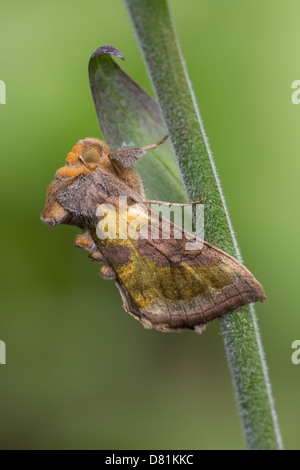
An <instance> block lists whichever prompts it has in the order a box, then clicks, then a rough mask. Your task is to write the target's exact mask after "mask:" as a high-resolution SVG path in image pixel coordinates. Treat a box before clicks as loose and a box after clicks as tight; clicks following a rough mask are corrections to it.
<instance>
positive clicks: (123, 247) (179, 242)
mask: <svg viewBox="0 0 300 470" xmlns="http://www.w3.org/2000/svg"><path fill="white" fill-rule="evenodd" d="M166 138H167V136H166V137H164V138H163V139H162V140H161V141H159V142H158V143H156V144H153V145H149V146H147V147H141V148H127V149H123V150H120V151H117V152H114V153H111V152H110V149H109V147H108V146H107V145H106V144H105V143H104V142H102V141H100V140H98V139H94V138H86V139H83V140H80V141H79V142H78V143H77V144H76V145H75V146H74V147H73V149H72V150H71V152H70V153H69V154H68V156H67V160H66V165H65V166H64V167H62V168H60V169H59V170H58V171H57V172H56V175H55V179H54V181H53V182H52V183H51V184H50V186H49V188H48V192H47V201H46V205H45V209H44V211H43V213H42V216H41V219H42V221H43V222H45V223H46V224H48V225H50V226H51V227H54V226H56V225H59V224H68V225H76V226H77V227H79V228H81V229H82V230H83V232H82V234H81V235H79V236H78V237H77V238H76V240H75V242H74V245H75V246H77V247H80V248H84V249H85V250H87V251H88V252H89V257H90V259H91V260H93V261H96V262H99V263H103V267H102V268H101V269H100V275H101V276H102V277H103V278H104V279H113V280H114V281H115V283H116V285H117V287H118V288H119V291H120V293H121V296H122V299H123V306H124V308H125V310H127V311H128V312H129V313H130V314H131V315H133V316H134V317H135V318H136V319H138V320H139V321H140V322H141V323H142V324H143V325H144V327H146V328H155V329H157V330H160V331H182V330H183V329H185V328H188V329H194V330H196V331H197V332H201V331H202V330H203V329H204V328H205V325H206V324H207V323H208V322H209V321H211V320H213V319H214V318H216V317H220V316H222V315H224V314H226V313H228V312H231V311H233V310H236V309H237V308H239V307H241V306H242V305H245V304H248V303H250V302H256V301H258V300H259V301H263V300H265V298H266V297H265V295H264V291H263V289H262V287H261V285H260V284H259V282H258V281H257V280H256V279H255V278H254V276H253V275H252V274H251V273H250V272H249V271H248V269H246V268H245V267H244V266H243V265H242V264H241V263H239V262H238V261H237V260H236V259H234V258H233V257H232V256H230V255H228V254H227V253H225V252H224V251H221V250H219V249H218V248H216V247H214V246H212V245H210V244H209V243H207V242H205V241H203V242H202V243H203V245H202V248H201V249H198V250H194V251H193V250H187V249H186V242H187V239H188V238H187V233H186V232H185V231H184V230H183V229H181V228H178V227H177V226H176V225H175V224H173V223H172V222H169V224H170V226H171V232H170V238H169V239H167V240H166V239H162V238H161V237H159V238H157V239H154V238H151V236H146V237H145V233H143V235H144V237H142V236H139V237H137V238H134V237H130V236H128V237H127V238H124V237H122V236H120V224H121V222H122V220H121V216H120V209H119V205H118V203H119V198H120V196H123V198H124V197H126V201H127V208H126V209H127V216H128V214H129V212H130V210H131V209H133V208H134V205H135V204H137V203H140V204H146V207H147V209H146V213H144V219H145V220H148V219H149V220H150V217H151V212H150V207H149V206H150V204H149V203H150V202H151V203H152V202H155V201H147V200H146V199H145V195H144V189H143V184H142V180H141V178H140V176H139V175H138V173H137V172H136V171H135V170H134V169H133V168H132V165H133V164H134V163H135V162H136V161H137V160H139V159H140V158H141V157H142V156H143V155H144V153H145V152H146V151H147V150H151V149H154V148H156V147H157V146H158V145H160V144H162V143H163V142H164V141H165V140H166ZM158 202H159V203H161V202H160V201H158ZM200 202H201V201H200ZM103 204H109V207H111V208H113V209H115V210H116V214H118V215H119V216H120V218H119V226H118V230H117V231H116V233H115V234H114V236H113V237H109V236H107V238H105V237H104V238H102V237H100V238H99V236H98V232H97V227H98V224H99V221H100V220H103V216H105V215H106V216H107V215H108V212H106V213H104V212H102V213H101V215H100V216H99V214H98V212H97V209H98V208H99V207H100V206H101V205H103ZM164 204H167V205H170V204H171V203H164ZM192 204H193V203H192ZM97 214H98V215H97ZM132 219H134V216H133V217H131V220H132ZM129 220H130V217H128V218H127V219H126V221H125V223H126V224H127V226H128V227H129ZM161 221H162V217H160V218H159V221H158V222H156V223H159V224H160V223H161ZM151 222H152V221H151ZM143 230H144V229H143ZM147 230H148V229H147ZM104 231H105V229H104ZM158 231H159V234H160V235H161V225H160V226H159V228H158ZM178 231H180V232H181V235H182V236H181V238H180V237H178V238H176V237H175V236H174V234H175V233H177V235H178ZM128 232H129V230H128ZM141 232H142V230H141ZM144 232H145V231H144ZM140 235H141V234H140ZM147 235H149V233H147Z"/></svg>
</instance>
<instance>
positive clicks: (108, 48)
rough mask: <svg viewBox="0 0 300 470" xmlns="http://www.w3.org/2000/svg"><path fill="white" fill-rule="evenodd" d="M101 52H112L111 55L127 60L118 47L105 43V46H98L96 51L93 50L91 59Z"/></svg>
mask: <svg viewBox="0 0 300 470" xmlns="http://www.w3.org/2000/svg"><path fill="white" fill-rule="evenodd" d="M101 54H111V55H115V56H117V57H119V59H122V60H125V58H124V56H123V54H121V52H120V51H119V50H118V49H116V48H115V47H113V46H109V45H105V46H100V47H98V49H96V50H95V52H93V54H92V55H91V57H90V61H91V60H92V59H93V58H94V57H96V56H98V55H101Z"/></svg>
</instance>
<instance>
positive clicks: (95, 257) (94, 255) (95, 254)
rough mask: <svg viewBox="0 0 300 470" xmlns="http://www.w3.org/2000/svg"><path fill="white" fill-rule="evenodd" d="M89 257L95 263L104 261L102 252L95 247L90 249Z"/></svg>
mask: <svg viewBox="0 0 300 470" xmlns="http://www.w3.org/2000/svg"><path fill="white" fill-rule="evenodd" d="M89 258H90V260H91V261H94V262H95V263H103V261H104V259H103V256H102V254H101V253H100V251H99V250H97V249H95V250H92V251H91V252H90V254H89Z"/></svg>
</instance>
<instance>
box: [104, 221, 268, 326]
mask: <svg viewBox="0 0 300 470" xmlns="http://www.w3.org/2000/svg"><path fill="white" fill-rule="evenodd" d="M142 219H143V217H142ZM147 220H148V221H149V212H148V213H147V214H146V215H144V221H145V226H146V221H147ZM129 221H130V218H129ZM127 222H128V220H127ZM170 225H171V237H172V235H174V233H175V232H178V230H180V231H181V232H182V238H181V239H174V238H171V239H168V240H164V239H161V238H158V239H157V240H155V239H152V238H150V236H149V235H150V233H149V231H148V232H147V229H146V232H147V233H144V234H143V236H144V237H145V238H143V236H141V233H140V236H139V237H138V238H137V239H133V238H127V239H122V240H120V239H119V240H118V239H116V240H104V241H102V242H101V244H100V245H101V252H102V254H103V256H104V258H106V261H107V263H108V265H109V266H110V267H111V268H112V269H113V270H114V272H115V273H116V279H115V282H116V284H117V286H118V288H119V290H120V293H121V295H122V298H123V302H124V308H125V309H126V310H127V311H128V312H129V313H131V314H132V315H133V316H135V317H136V318H137V319H139V320H140V321H141V322H142V323H143V325H144V326H145V327H148V328H156V329H158V330H161V331H176V330H177V331H178V330H182V329H184V328H190V329H193V328H195V329H198V330H199V329H201V328H202V327H203V326H205V324H206V323H207V322H209V321H210V320H213V319H214V318H216V317H220V316H222V315H224V314H225V313H228V312H231V311H233V310H236V309H237V308H239V307H241V306H242V305H245V304H248V303H250V302H256V301H258V300H260V301H263V300H265V295H264V292H263V289H262V287H261V285H260V284H259V282H258V281H257V280H256V279H255V278H254V276H253V275H252V274H251V273H250V271H248V269H247V268H245V266H243V265H242V264H241V263H239V262H238V261H237V260H236V259H235V258H233V257H232V256H230V255H228V254H227V253H225V252H223V251H222V250H220V249H218V248H216V247H214V246H213V245H211V244H209V243H207V242H205V241H203V242H202V241H201V240H199V239H198V240H196V241H197V242H198V245H199V244H200V245H201V246H202V249H198V250H188V249H187V242H190V240H189V239H188V238H187V237H186V233H185V232H184V231H182V229H180V228H179V227H177V226H175V225H174V224H173V223H172V222H170ZM159 231H160V235H161V228H159ZM145 235H146V236H145Z"/></svg>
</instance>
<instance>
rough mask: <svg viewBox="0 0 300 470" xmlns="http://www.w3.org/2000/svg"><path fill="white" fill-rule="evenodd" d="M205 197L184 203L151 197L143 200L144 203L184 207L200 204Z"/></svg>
mask: <svg viewBox="0 0 300 470" xmlns="http://www.w3.org/2000/svg"><path fill="white" fill-rule="evenodd" d="M205 199H206V198H205V197H203V198H202V199H200V201H194V202H186V203H180V202H166V201H155V200H152V199H145V200H144V201H143V202H145V203H146V204H160V205H162V206H179V207H184V206H192V205H195V204H202V202H204V201H205Z"/></svg>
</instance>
